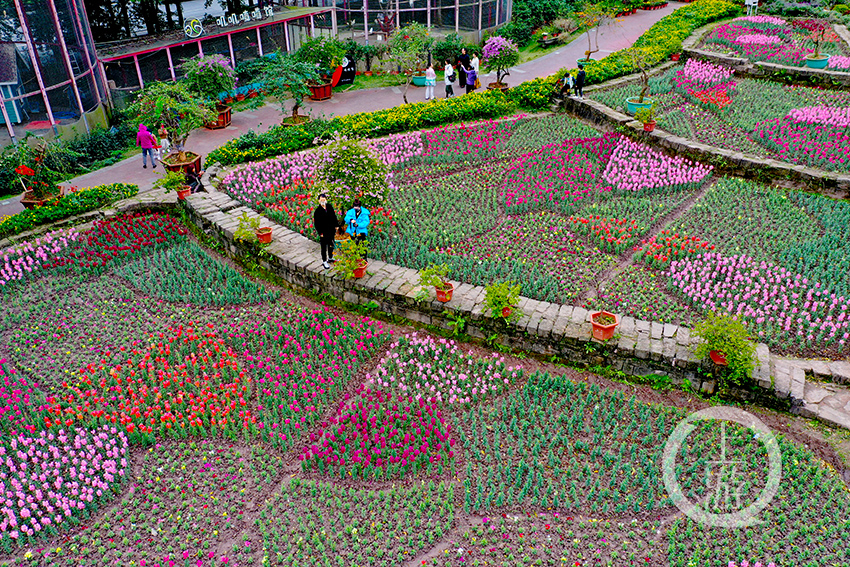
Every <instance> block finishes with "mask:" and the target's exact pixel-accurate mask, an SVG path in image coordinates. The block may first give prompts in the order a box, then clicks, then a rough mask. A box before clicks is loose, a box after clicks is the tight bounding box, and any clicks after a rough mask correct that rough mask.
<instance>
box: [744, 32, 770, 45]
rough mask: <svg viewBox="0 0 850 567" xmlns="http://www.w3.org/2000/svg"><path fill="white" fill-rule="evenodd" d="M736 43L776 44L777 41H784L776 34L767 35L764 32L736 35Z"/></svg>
mask: <svg viewBox="0 0 850 567" xmlns="http://www.w3.org/2000/svg"><path fill="white" fill-rule="evenodd" d="M735 43H740V44H741V45H774V44H776V43H782V39H780V38H778V37H776V36H775V35H765V34H763V33H748V34H744V35H739V36H738V37H736V38H735Z"/></svg>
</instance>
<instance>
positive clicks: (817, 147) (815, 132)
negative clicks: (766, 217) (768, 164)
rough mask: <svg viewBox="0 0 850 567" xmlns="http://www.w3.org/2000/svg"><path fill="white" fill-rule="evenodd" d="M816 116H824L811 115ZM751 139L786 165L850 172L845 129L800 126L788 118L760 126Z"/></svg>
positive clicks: (848, 139) (849, 146) (849, 141)
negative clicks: (790, 163) (787, 163)
mask: <svg viewBox="0 0 850 567" xmlns="http://www.w3.org/2000/svg"><path fill="white" fill-rule="evenodd" d="M815 115H818V116H825V114H823V113H817V114H809V116H815ZM801 116H803V114H801ZM838 120H840V118H838ZM752 139H753V140H754V141H756V142H758V143H760V144H762V145H764V146H765V147H767V148H768V149H769V150H772V151H773V152H775V153H776V154H777V155H778V156H779V158H780V159H782V160H784V161H788V162H792V163H799V164H804V165H810V166H813V167H820V168H823V169H828V170H832V171H847V170H848V168H850V132H848V130H847V128H846V127H841V126H834V125H828V124H819V123H806V122H797V121H795V120H793V119H792V118H791V117H790V116H788V117H785V118H775V119H773V120H766V121H764V122H760V123H759V124H757V125H756V127H755V129H754V130H753V133H752Z"/></svg>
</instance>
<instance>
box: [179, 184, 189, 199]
mask: <svg viewBox="0 0 850 567" xmlns="http://www.w3.org/2000/svg"><path fill="white" fill-rule="evenodd" d="M191 194H192V188H191V187H186V188H185V189H178V190H177V198H178V199H180V200H181V201H185V200H186V197H188V196H189V195H191Z"/></svg>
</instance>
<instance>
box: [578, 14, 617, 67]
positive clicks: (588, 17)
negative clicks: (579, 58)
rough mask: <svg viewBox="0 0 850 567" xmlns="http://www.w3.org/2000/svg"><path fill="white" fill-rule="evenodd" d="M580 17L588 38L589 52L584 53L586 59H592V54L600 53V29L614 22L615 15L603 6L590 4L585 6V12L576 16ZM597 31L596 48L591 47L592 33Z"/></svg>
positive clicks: (595, 37)
mask: <svg viewBox="0 0 850 567" xmlns="http://www.w3.org/2000/svg"><path fill="white" fill-rule="evenodd" d="M576 15H577V16H578V19H579V22H580V23H581V27H583V28H584V30H585V32H584V33H585V35H586V36H587V51H585V52H584V58H585V59H590V56H591V54H593V53H596V52H597V51H599V30H600V28H602V27H604V26H606V25H608V24H609V23H611V22H612V21H614V17H613V15H612V14H611V13H610V12H609V11H607V10H605V9H604V8H603V6H602V4H597V5H593V4H588V5H587V6H585V8H584V10H583V11H581V12H579V13H578V14H576ZM594 29H595V30H596V31H595V35H594V39H593V43H594V44H595V49H594V46H593V45H591V41H590V32H591V30H594Z"/></svg>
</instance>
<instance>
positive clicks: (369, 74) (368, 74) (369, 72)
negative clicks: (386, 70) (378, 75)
mask: <svg viewBox="0 0 850 567" xmlns="http://www.w3.org/2000/svg"><path fill="white" fill-rule="evenodd" d="M363 74H364V75H366V76H367V77H371V76H372V71H364V72H363Z"/></svg>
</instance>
